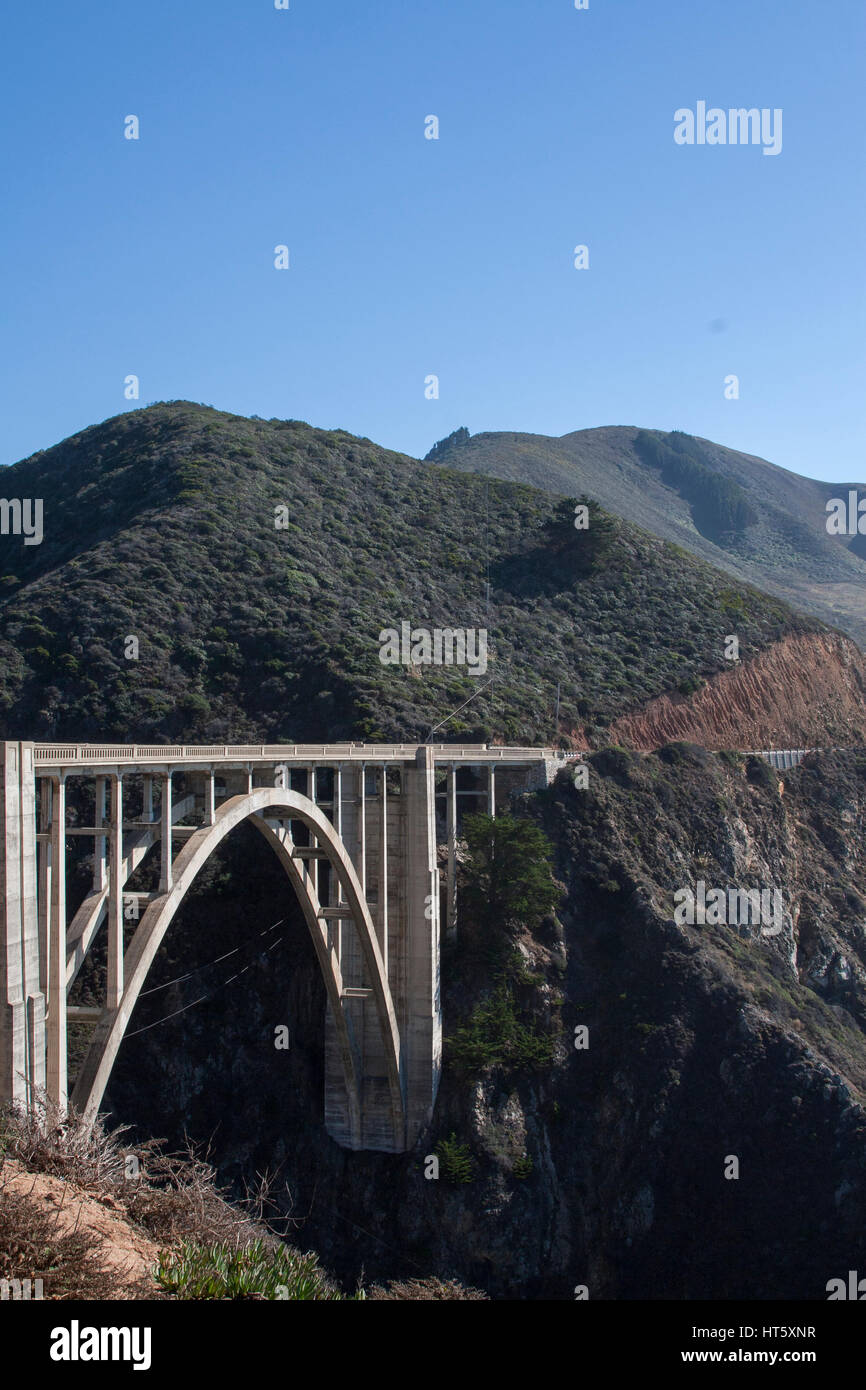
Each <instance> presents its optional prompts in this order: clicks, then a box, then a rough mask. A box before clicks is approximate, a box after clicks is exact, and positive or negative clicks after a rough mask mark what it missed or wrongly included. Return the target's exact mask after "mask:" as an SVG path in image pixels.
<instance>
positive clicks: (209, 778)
mask: <svg viewBox="0 0 866 1390" xmlns="http://www.w3.org/2000/svg"><path fill="white" fill-rule="evenodd" d="M215 820H216V797H215V795H214V775H213V768H211V770H210V772H206V773H205V775H204V823H205V825H213V823H214V821H215Z"/></svg>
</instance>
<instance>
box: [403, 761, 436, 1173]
mask: <svg viewBox="0 0 866 1390" xmlns="http://www.w3.org/2000/svg"><path fill="white" fill-rule="evenodd" d="M403 783H404V788H405V802H406V806H405V812H404V814H405V817H406V841H405V843H406V853H405V859H404V863H405V869H406V898H405V904H406V906H405V912H406V921H405V933H406V999H405V1018H406V1023H405V1029H406V1046H405V1076H406V1125H407V1135H406V1138H407V1143H408V1145H409V1146H410V1147H411V1146H412V1145H413V1144H414V1143H415V1141H416V1139H417V1138H418V1135H419V1133H420V1132H421V1130H423V1129H424V1128H425V1126H426V1125H427V1124H428V1123H429V1122H430V1119H431V1116H432V1114H433V1106H434V1104H435V1102H436V1093H437V1091H438V1089H439V1076H440V1073H441V1070H442V1009H441V1003H440V990H439V869H438V867H437V863H436V771H435V763H434V760H433V749H432V748H429V747H424V748H419V749H418V752H417V755H416V760H415V763H414V765H412V764H406V765H405V766H404V771H403Z"/></svg>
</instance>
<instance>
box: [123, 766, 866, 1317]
mask: <svg viewBox="0 0 866 1390" xmlns="http://www.w3.org/2000/svg"><path fill="white" fill-rule="evenodd" d="M590 762H591V771H590V778H589V788H588V789H586V790H583V789H580V788H579V787H577V786H575V785H574V783H573V780H572V778H571V775H570V774H569V773H567V772H565V773H563V774H561V776H560V778H559V779H558V781H557V782H556V784H555V785H554V786H553V787H552V788H550V789H549V790H548V791H547V792H543V793H537V794H532V795H525V796H524V797H523V798H521V800H520V802H519V805H518V808H517V809H518V810H519V812H520V814H523V815H526V816H530V817H532V818H533V819H535V820H536V821H538V822H539V823H540V824H541V825H542V826H543V828H544V829H545V831H546V833H547V834H548V836H549V837H550V840H551V842H552V844H553V846H554V849H555V857H556V872H557V876H558V878H559V880H560V881H561V883H562V885H563V898H562V902H561V905H560V907H559V910H558V916H557V918H556V919H547V921H546V922H545V924H543V926H542V927H541V928H540V929H539V930H538V931H537V932H536V933H535V934H530V933H523V934H522V936H521V938H520V940H519V942H518V943H517V944H518V946H519V949H520V950H521V951H522V953H523V956H524V960H525V961H526V966H527V972H528V974H527V979H526V983H525V986H521V998H522V1002H523V1004H524V1006H525V1008H526V1010H527V1011H528V1015H529V1014H531V1015H532V1016H534V1017H535V1019H536V1020H537V1021H538V1022H539V1023H540V1025H541V1026H542V1027H543V1028H544V1029H545V1030H546V1031H547V1032H548V1033H549V1034H550V1035H552V1036H553V1035H555V1036H556V1046H555V1060H554V1062H553V1064H552V1065H551V1066H549V1067H546V1068H543V1069H542V1070H540V1071H536V1072H525V1073H520V1072H511V1073H508V1072H505V1071H503V1070H493V1071H488V1072H479V1074H477V1075H476V1076H474V1077H470V1078H469V1079H465V1078H461V1077H460V1076H458V1075H457V1074H456V1073H455V1072H454V1070H453V1069H452V1068H451V1067H450V1066H446V1070H445V1074H444V1078H443V1084H442V1088H441V1091H440V1098H439V1102H438V1105H437V1110H436V1115H435V1118H434V1123H433V1126H432V1129H431V1132H430V1133H429V1134H428V1135H425V1136H423V1138H422V1141H421V1143H420V1144H419V1146H418V1148H417V1150H416V1152H415V1153H413V1154H411V1155H405V1156H396V1157H394V1156H385V1155H377V1154H371V1153H360V1154H351V1153H347V1152H345V1151H343V1150H341V1149H339V1148H338V1147H337V1146H336V1145H335V1144H333V1143H332V1141H331V1140H329V1139H328V1137H327V1136H326V1135H325V1133H324V1130H323V1128H322V1124H321V1009H322V991H321V986H320V984H319V982H318V978H317V974H316V967H315V963H314V960H313V956H312V950H311V948H310V946H309V943H308V942H307V941H306V939H305V937H304V935H303V927H302V924H301V922H300V920H299V919H298V915H297V913H296V912H295V910H294V907H293V905H292V904H291V899H290V896H289V895H288V893H287V890H286V887H285V883H284V880H283V879H282V878H281V874H280V871H279V869H278V868H277V866H276V864H275V862H274V861H272V860H271V858H270V857H269V852H268V850H267V848H266V846H264V844H263V843H257V842H256V839H255V837H254V836H253V833H252V832H249V833H248V834H246V835H241V834H238V836H237V838H235V837H233V838H234V839H235V842H234V844H231V842H230V843H229V844H228V846H227V850H226V858H225V859H224V860H223V862H222V864H221V865H218V866H215V867H214V868H213V870H212V871H210V872H209V873H208V878H207V881H203V883H202V885H201V890H200V891H199V892H198V893H197V894H196V896H195V897H194V898H192V899H190V901H189V902H188V903H187V904H186V905H185V907H184V909H183V911H182V914H181V915H179V917H178V919H177V922H176V925H175V927H174V928H173V930H172V932H171V933H170V934H169V937H168V938H167V941H166V943H165V947H164V953H163V958H162V960H161V961H160V963H159V965H158V967H157V968H158V970H159V972H161V975H160V974H157V975H155V976H154V984H159V983H160V978H162V979H163V980H168V979H171V978H174V977H175V976H176V975H178V974H181V973H182V972H183V970H184V969H189V968H191V967H192V966H193V965H196V964H200V963H201V962H202V961H204V960H211V959H213V957H215V956H216V955H218V954H220V952H221V951H222V950H224V949H227V948H230V947H229V943H231V945H238V944H239V943H241V942H251V941H252V939H253V936H254V934H255V933H256V932H258V931H260V930H263V929H264V928H265V927H267V926H269V925H270V924H271V923H272V922H274V921H276V920H278V919H279V918H280V917H286V918H287V920H288V926H287V930H286V931H285V934H284V937H285V939H284V942H283V944H282V945H281V947H280V948H279V949H277V950H275V951H273V952H271V953H270V954H269V955H267V956H266V955H264V954H263V953H262V952H261V950H260V949H259V948H256V947H252V946H250V947H248V948H247V949H248V950H249V951H251V953H252V956H251V964H250V969H249V970H248V971H247V972H246V974H245V975H244V976H243V977H241V978H239V979H238V980H236V981H235V982H234V983H233V984H231V985H229V986H226V987H225V988H224V989H222V990H220V991H218V992H216V993H215V994H214V995H213V998H212V999H211V1000H210V1001H208V1002H205V1003H204V1004H201V1005H199V1006H197V1007H196V1008H194V1009H192V1010H190V1011H189V1012H188V1013H186V1014H185V1015H181V1016H179V1017H177V1018H175V1019H172V1020H170V1021H169V1022H167V1023H164V1024H162V1025H160V1027H158V1028H155V1029H153V1030H151V1031H150V1032H145V1033H142V1034H140V1035H139V1036H138V1037H135V1038H130V1039H129V1040H128V1041H127V1042H126V1043H125V1045H124V1047H123V1049H122V1052H121V1056H120V1059H119V1062H118V1065H117V1068H116V1070H115V1073H114V1076H113V1077H112V1082H111V1088H110V1096H109V1101H110V1105H111V1108H112V1110H113V1111H114V1114H115V1117H116V1118H117V1119H118V1120H123V1121H127V1122H133V1123H135V1124H136V1126H137V1127H138V1128H139V1129H140V1130H141V1131H142V1132H143V1133H145V1134H159V1135H167V1136H168V1137H169V1138H170V1139H172V1140H175V1141H177V1142H179V1141H180V1140H181V1138H182V1134H183V1131H184V1129H186V1130H187V1131H188V1132H189V1133H190V1134H191V1135H192V1136H193V1137H194V1138H196V1139H197V1140H199V1141H201V1142H204V1141H209V1142H210V1145H211V1151H212V1155H213V1157H214V1159H215V1160H216V1162H217V1163H218V1165H219V1169H220V1172H221V1174H222V1176H223V1178H224V1179H225V1180H226V1181H230V1182H233V1183H234V1184H235V1185H236V1188H237V1189H238V1190H239V1189H240V1187H241V1185H242V1183H243V1181H244V1180H247V1181H252V1180H253V1179H254V1177H255V1174H256V1172H259V1171H262V1170H263V1169H264V1168H265V1167H270V1168H271V1169H274V1168H279V1169H280V1178H279V1182H278V1184H277V1195H278V1199H279V1200H280V1201H281V1204H282V1206H283V1208H284V1209H285V1210H290V1212H291V1216H292V1218H293V1221H294V1223H295V1224H294V1225H293V1227H292V1229H291V1239H292V1241H293V1242H294V1243H296V1244H299V1245H307V1246H312V1247H313V1248H315V1249H316V1250H317V1251H318V1252H319V1253H320V1254H321V1256H322V1259H323V1262H324V1263H326V1264H327V1265H328V1267H329V1268H332V1269H334V1270H335V1271H336V1272H337V1273H338V1274H340V1275H341V1276H342V1277H343V1278H344V1279H345V1280H346V1281H347V1283H350V1282H351V1281H352V1280H354V1278H355V1277H356V1276H357V1275H358V1273H359V1272H360V1271H361V1270H362V1269H363V1270H364V1273H365V1276H366V1277H367V1278H379V1277H395V1276H397V1275H400V1274H413V1275H417V1274H431V1273H439V1274H448V1275H450V1274H455V1275H457V1276H459V1277H461V1278H462V1279H464V1280H465V1281H466V1282H468V1283H472V1284H475V1285H477V1286H480V1287H483V1288H486V1289H487V1290H488V1291H489V1292H490V1293H491V1294H493V1295H494V1296H495V1297H499V1298H538V1297H543V1298H553V1299H571V1298H573V1297H574V1288H575V1286H577V1285H581V1284H585V1285H587V1287H588V1289H589V1295H590V1297H591V1298H713V1299H720V1298H721V1299H723V1298H758V1299H761V1298H776V1297H778V1298H793V1299H810V1298H823V1297H826V1294H825V1292H824V1290H825V1286H826V1283H827V1280H828V1279H830V1278H833V1277H836V1276H837V1275H840V1274H844V1273H845V1271H847V1270H848V1269H851V1268H862V1267H863V1266H864V1264H866V1250H864V1248H863V1247H864V1236H863V1231H864V1215H866V1201H864V1196H866V1149H864V1139H866V1115H864V1110H863V1108H862V1102H863V1099H864V1096H866V1038H864V1028H866V850H864V843H863V833H862V832H863V819H864V812H866V756H864V755H856V756H855V755H850V756H847V757H845V756H842V755H836V756H831V757H827V758H822V759H820V760H810V761H809V762H807V763H806V764H804V765H803V766H802V767H800V768H799V769H797V770H796V771H794V772H792V773H790V774H785V777H784V779H783V780H780V778H779V777H778V776H777V775H776V774H773V773H772V772H771V771H770V769H769V768H767V766H766V765H765V764H763V763H760V762H757V761H753V760H752V761H747V760H743V759H738V758H731V757H727V756H724V755H722V756H719V755H715V754H708V753H705V752H704V751H703V750H701V749H697V748H689V747H686V746H680V745H677V746H673V747H669V748H665V749H663V750H661V751H660V752H659V753H658V754H651V755H649V756H645V757H644V756H640V755H638V754H629V753H625V752H615V751H608V752H603V753H599V754H596V755H593V756H592V758H591V760H590ZM241 867H243V873H241V872H240V870H241ZM700 878H702V879H704V880H705V881H706V882H707V884H715V885H720V886H724V887H729V886H740V887H752V886H763V887H778V888H779V889H780V890H781V891H782V894H783V899H784V903H785V914H784V924H783V930H782V931H781V932H780V933H779V934H778V936H775V937H772V938H767V937H763V936H762V935H761V934H760V930H759V929H757V928H749V929H746V928H742V929H738V928H736V927H721V926H720V927H688V926H678V925H676V924H675V922H674V920H673V893H674V891H675V890H676V889H677V888H680V887H684V886H690V885H692V886H693V885H694V883H695V881H696V880H697V879H700ZM463 925H464V937H463V941H464V943H465V940H466V931H465V929H466V928H467V927H468V926H470V925H471V924H468V923H465V922H464V924H463ZM246 960H247V958H246V957H245V963H246ZM225 973H229V972H225ZM219 978H220V979H221V978H223V976H219ZM489 984H490V981H489V978H486V977H485V971H484V968H483V966H481V965H479V963H478V962H477V960H475V961H473V960H472V959H470V958H469V957H468V956H467V954H466V951H465V949H464V946H462V945H461V944H460V943H458V946H457V948H456V950H454V951H451V952H448V953H446V955H445V956H444V959H443V1007H444V1013H445V1021H446V1032H448V1033H451V1032H453V1029H454V1027H455V1025H456V1024H457V1023H458V1022H459V1021H460V1020H461V1019H465V1017H466V1016H467V1013H468V1012H469V1010H470V1008H471V1006H472V1003H473V1002H474V1001H475V1000H477V999H478V998H479V997H480V996H482V995H483V994H484V992H485V990H486V989H487V988H489ZM187 989H188V990H192V991H193V992H192V993H186V992H185V990H184V987H183V986H181V985H177V986H172V988H171V989H169V990H166V991H165V992H163V993H162V994H157V995H154V996H151V998H150V1001H149V1003H148V1002H147V1001H145V1003H143V1004H142V1005H141V1006H140V1009H139V1012H138V1013H137V1014H136V1017H135V1020H134V1023H133V1027H141V1026H143V1025H144V1024H145V1023H147V1022H148V1021H151V1020H152V1019H156V1018H159V1017H161V1016H162V1015H163V1014H167V1013H169V1012H171V1011H172V1010H174V1009H177V1008H180V1007H182V1006H183V1005H184V1004H186V1003H187V1002H189V1001H190V1000H191V999H193V998H195V997H197V995H198V994H201V993H202V992H203V989H202V988H201V980H200V979H199V980H196V981H194V982H193V983H192V984H190V985H189V986H188V987H187ZM280 1022H287V1023H289V1026H290V1029H291V1036H292V1047H291V1049H290V1050H289V1051H288V1052H282V1053H281V1052H276V1051H275V1049H274V1047H273V1029H274V1026H275V1025H276V1024H277V1023H280ZM578 1025H586V1026H587V1027H588V1028H589V1044H590V1045H589V1047H588V1049H586V1050H581V1051H578V1050H576V1049H575V1048H574V1046H573V1045H572V1040H573V1037H574V1030H575V1027H576V1026H578ZM452 1132H453V1133H454V1135H455V1136H456V1139H457V1142H458V1143H463V1144H465V1145H466V1146H467V1147H468V1150H469V1153H470V1155H471V1158H472V1165H473V1174H472V1175H473V1181H471V1182H467V1183H465V1184H463V1185H452V1184H450V1183H449V1182H448V1181H447V1180H446V1179H445V1177H444V1176H443V1177H440V1179H439V1181H428V1180H426V1179H425V1177H424V1174H423V1158H424V1155H425V1154H428V1153H431V1152H432V1151H433V1148H434V1145H435V1144H436V1143H437V1141H439V1140H441V1139H444V1138H448V1136H450V1135H451V1134H452ZM732 1156H733V1157H736V1158H737V1159H738V1161H739V1173H740V1175H739V1178H736V1179H731V1178H726V1177H725V1169H726V1165H728V1166H730V1159H731V1157H732ZM529 1160H531V1163H530V1162H529Z"/></svg>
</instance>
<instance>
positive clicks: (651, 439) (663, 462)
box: [427, 425, 866, 647]
mask: <svg viewBox="0 0 866 1390" xmlns="http://www.w3.org/2000/svg"><path fill="white" fill-rule="evenodd" d="M427 459H428V460H429V461H430V462H435V463H437V464H441V465H443V466H445V467H448V468H456V469H460V470H461V471H464V472H474V473H483V474H486V475H489V476H491V477H496V478H509V479H512V480H514V481H516V482H522V483H529V484H531V486H533V487H540V488H544V489H545V490H546V491H548V492H554V493H559V494H564V495H566V496H572V497H573V496H578V495H579V494H581V493H587V494H589V496H591V497H594V498H595V499H596V500H597V501H598V502H599V503H600V504H601V506H602V507H604V508H605V509H606V510H608V511H611V512H614V513H615V514H616V515H617V516H621V517H624V518H625V519H626V520H627V521H634V522H637V523H638V525H640V526H643V527H645V528H646V529H647V530H648V531H652V532H653V534H654V535H657V536H661V537H662V538H663V539H664V540H668V541H674V542H676V543H677V544H679V545H683V546H686V547H687V549H689V550H691V551H692V552H693V554H695V555H699V556H700V557H701V559H703V560H707V561H708V562H709V563H710V564H713V565H717V566H718V567H719V568H720V569H724V570H726V571H727V572H728V573H729V574H732V575H735V576H736V577H737V578H738V579H743V580H746V581H747V582H748V583H751V584H757V585H758V586H759V587H760V588H762V589H765V590H766V591H767V592H768V593H773V594H776V595H778V596H779V597H780V598H784V599H786V600H787V601H788V602H789V603H793V604H795V605H796V606H798V607H800V608H803V609H804V611H806V612H809V613H814V614H815V615H816V616H817V617H820V618H822V619H823V620H824V621H825V622H829V623H832V624H834V625H836V626H838V627H841V628H842V629H843V630H844V631H846V632H848V633H850V634H851V636H852V637H854V638H855V640H856V641H858V642H859V643H860V644H861V646H864V647H866V558H864V556H866V545H864V540H866V538H864V537H862V536H858V537H849V536H842V537H834V536H830V535H828V533H827V529H826V521H827V513H826V503H827V501H828V500H829V499H830V498H831V497H845V498H847V494H848V489H849V488H851V487H856V486H857V484H854V483H822V482H817V481H814V480H813V479H810V478H801V477H800V476H799V475H798V474H796V473H789V472H788V471H787V470H786V469H784V468H779V467H777V466H776V465H775V464H772V463H767V462H766V460H764V459H760V458H755V457H754V456H753V455H751V454H741V453H738V452H737V451H736V450H734V449H727V448H725V447H724V446H723V445H721V444H713V443H712V442H711V441H710V440H706V439H697V438H695V437H694V436H691V435H685V434H681V433H679V432H677V431H674V432H672V433H671V434H667V435H666V434H664V432H663V431H661V430H640V429H637V428H635V427H633V426H631V425H614V426H608V427H604V428H600V429H590V430H576V431H575V432H574V433H573V434H565V435H563V436H562V437H561V438H558V439H557V438H552V437H550V438H549V437H548V436H546V435H540V434H507V433H484V434H476V435H474V436H471V437H468V438H467V436H466V433H465V431H462V430H461V431H455V434H454V435H452V436H449V438H448V439H447V440H442V441H440V443H439V444H438V445H436V446H434V448H433V449H432V450H431V451H430V453H429V454H428V455H427ZM863 491H864V489H863V487H862V486H861V492H863ZM726 523H727V524H726Z"/></svg>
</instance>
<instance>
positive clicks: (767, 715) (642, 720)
mask: <svg viewBox="0 0 866 1390" xmlns="http://www.w3.org/2000/svg"><path fill="white" fill-rule="evenodd" d="M864 696H866V661H864V658H863V654H862V652H861V651H860V650H859V648H858V647H856V646H855V644H854V643H853V642H851V641H850V640H849V639H848V638H846V637H843V636H841V635H839V634H837V633H809V634H799V635H796V636H791V637H784V638H782V639H781V640H780V641H779V642H776V643H774V645H773V646H772V647H770V648H768V649H767V650H766V651H763V652H760V653H758V655H757V656H755V657H754V658H752V659H751V660H742V661H740V662H739V663H737V664H736V665H732V666H731V669H730V670H729V671H723V672H721V673H720V674H719V675H716V676H712V677H710V679H709V680H708V681H707V683H706V685H704V686H703V688H702V689H701V690H699V691H698V692H697V693H696V694H694V695H691V696H688V697H686V696H679V695H673V696H671V695H662V696H660V697H659V698H658V699H654V700H650V701H649V702H648V703H647V704H646V705H645V706H644V707H643V708H642V709H641V710H640V711H638V712H637V713H635V714H629V715H626V716H625V718H622V719H618V720H617V721H616V722H615V723H614V724H613V725H612V726H611V729H610V734H611V740H612V741H613V742H614V743H618V744H621V745H623V746H624V747H627V748H659V747H661V745H662V744H664V743H671V742H674V741H676V740H679V739H684V740H688V741H690V742H693V743H700V744H702V745H703V746H704V747H706V748H740V749H746V748H753V749H759V748H812V747H833V746H843V747H844V746H852V745H853V746H858V747H859V746H863V745H864V744H866V698H864Z"/></svg>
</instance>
